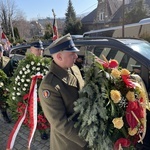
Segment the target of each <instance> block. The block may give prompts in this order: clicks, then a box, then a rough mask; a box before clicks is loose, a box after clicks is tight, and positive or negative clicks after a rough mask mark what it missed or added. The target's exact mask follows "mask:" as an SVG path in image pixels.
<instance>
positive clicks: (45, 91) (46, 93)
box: [43, 90, 50, 98]
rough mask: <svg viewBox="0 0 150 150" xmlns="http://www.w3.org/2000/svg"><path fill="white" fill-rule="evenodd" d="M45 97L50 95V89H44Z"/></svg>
mask: <svg viewBox="0 0 150 150" xmlns="http://www.w3.org/2000/svg"><path fill="white" fill-rule="evenodd" d="M43 97H44V98H48V97H50V91H49V90H43Z"/></svg>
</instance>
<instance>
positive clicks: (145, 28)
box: [83, 19, 150, 38]
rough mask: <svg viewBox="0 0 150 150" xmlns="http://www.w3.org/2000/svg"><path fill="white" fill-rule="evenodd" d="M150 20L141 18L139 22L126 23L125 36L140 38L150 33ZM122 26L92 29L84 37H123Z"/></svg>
mask: <svg viewBox="0 0 150 150" xmlns="http://www.w3.org/2000/svg"><path fill="white" fill-rule="evenodd" d="M149 20H150V19H149ZM149 28H150V22H149V21H148V19H147V20H141V21H140V22H138V23H133V24H127V25H124V37H128V38H129V37H130V38H140V37H141V36H143V35H150V30H149ZM122 31H123V29H122V26H116V27H109V28H104V29H98V30H92V31H88V32H85V33H84V34H83V37H99V36H104V37H115V38H119V37H122Z"/></svg>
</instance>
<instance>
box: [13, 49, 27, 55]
mask: <svg viewBox="0 0 150 150" xmlns="http://www.w3.org/2000/svg"><path fill="white" fill-rule="evenodd" d="M26 50H27V48H19V49H14V50H12V51H11V54H19V55H25V53H26Z"/></svg>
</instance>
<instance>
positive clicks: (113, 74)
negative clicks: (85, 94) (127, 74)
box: [111, 69, 120, 78]
mask: <svg viewBox="0 0 150 150" xmlns="http://www.w3.org/2000/svg"><path fill="white" fill-rule="evenodd" d="M111 75H112V76H113V77H115V78H119V77H120V71H119V70H118V69H112V71H111Z"/></svg>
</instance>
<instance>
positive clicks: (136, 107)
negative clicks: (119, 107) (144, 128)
mask: <svg viewBox="0 0 150 150" xmlns="http://www.w3.org/2000/svg"><path fill="white" fill-rule="evenodd" d="M133 113H134V115H135V116H136V117H137V118H138V119H141V118H143V117H144V110H143V108H142V106H141V105H140V103H139V102H138V101H129V102H128V106H127V109H126V120H127V122H128V124H129V126H130V127H131V128H132V129H133V128H135V127H136V126H137V125H138V121H137V119H136V118H135V116H134V115H133Z"/></svg>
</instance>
